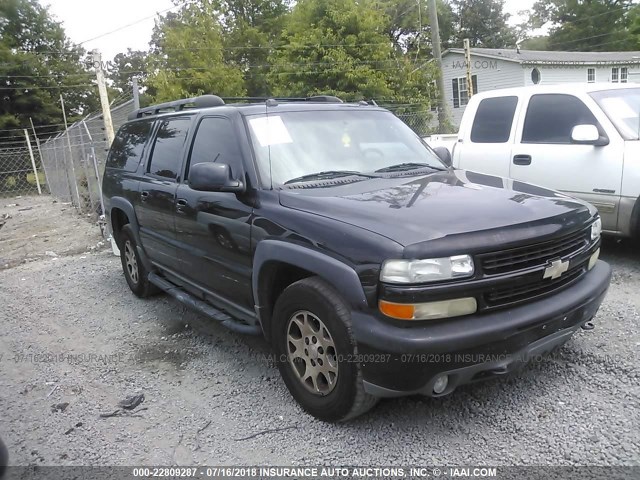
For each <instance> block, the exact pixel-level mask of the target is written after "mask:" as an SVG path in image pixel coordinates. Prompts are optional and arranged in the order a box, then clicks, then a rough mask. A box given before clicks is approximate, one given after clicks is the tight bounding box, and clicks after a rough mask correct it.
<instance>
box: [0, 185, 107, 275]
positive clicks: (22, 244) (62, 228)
mask: <svg viewBox="0 0 640 480" xmlns="http://www.w3.org/2000/svg"><path fill="white" fill-rule="evenodd" d="M93 219H94V216H93V215H91V216H83V215H80V214H78V213H77V211H76V209H75V208H74V207H73V205H71V204H70V203H61V202H58V201H57V200H55V199H54V198H53V197H51V196H49V195H41V196H17V197H9V198H1V199H0V225H1V226H0V270H2V269H6V268H11V267H14V266H16V265H19V264H21V263H27V262H30V261H33V260H38V259H41V258H46V257H48V258H57V257H61V256H66V255H75V254H79V253H83V252H86V251H93V250H98V249H103V248H106V247H107V244H106V242H105V241H104V240H103V238H102V235H101V232H100V228H99V227H98V225H97V224H96V223H95V222H94V221H93Z"/></svg>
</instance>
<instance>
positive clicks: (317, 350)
mask: <svg viewBox="0 0 640 480" xmlns="http://www.w3.org/2000/svg"><path fill="white" fill-rule="evenodd" d="M273 328H274V330H273V337H272V338H273V344H274V349H275V351H276V355H277V359H278V362H277V363H278V368H279V370H280V374H281V375H282V378H283V380H284V382H285V384H286V385H287V388H288V389H289V391H290V392H291V395H292V396H293V397H294V398H295V399H296V400H297V402H298V403H299V404H300V405H301V406H302V408H303V409H304V410H305V411H306V412H308V413H310V414H311V415H313V416H314V417H316V418H319V419H320V420H325V421H329V422H337V421H345V420H349V419H351V418H354V417H357V416H358V415H361V414H363V413H365V412H366V411H367V410H369V409H370V408H372V407H373V406H374V405H375V404H376V403H377V401H378V399H377V398H376V397H373V396H371V395H368V394H367V393H365V391H364V387H363V384H362V373H361V370H360V364H359V363H358V362H357V361H356V358H357V355H356V354H357V346H356V343H355V340H354V338H353V335H352V334H351V325H350V313H349V308H348V307H347V305H346V303H345V302H344V300H343V299H342V297H341V296H340V295H339V294H338V292H336V291H335V289H334V288H333V287H332V286H331V285H329V284H328V283H326V282H325V281H323V280H322V279H320V278H318V277H311V278H305V279H303V280H300V281H298V282H296V283H294V284H292V285H290V286H289V287H287V288H286V289H285V291H284V292H283V293H282V295H280V297H279V298H278V301H277V302H276V305H275V308H274V317H273Z"/></svg>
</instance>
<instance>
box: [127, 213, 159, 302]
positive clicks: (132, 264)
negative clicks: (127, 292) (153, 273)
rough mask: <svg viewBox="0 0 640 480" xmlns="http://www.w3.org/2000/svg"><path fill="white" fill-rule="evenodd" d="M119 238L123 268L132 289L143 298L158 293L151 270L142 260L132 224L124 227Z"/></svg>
mask: <svg viewBox="0 0 640 480" xmlns="http://www.w3.org/2000/svg"><path fill="white" fill-rule="evenodd" d="M119 240H120V241H119V244H120V261H121V262H122V270H123V272H124V278H125V279H126V281H127V284H128V285H129V288H130V289H131V291H132V292H133V293H135V294H136V295H137V296H138V297H141V298H144V297H148V296H150V295H153V294H155V293H158V292H159V290H158V288H157V287H156V286H155V285H153V284H152V283H150V282H149V279H148V276H149V272H147V270H146V269H145V268H144V265H143V264H142V262H141V261H140V256H139V254H138V248H137V244H136V240H135V237H134V235H133V230H132V228H131V226H130V225H125V226H124V227H122V230H121V231H120V235H119Z"/></svg>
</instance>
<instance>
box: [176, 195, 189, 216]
mask: <svg viewBox="0 0 640 480" xmlns="http://www.w3.org/2000/svg"><path fill="white" fill-rule="evenodd" d="M187 205H188V204H187V201H186V200H184V199H182V198H181V199H179V200H177V201H176V211H178V213H184V210H183V208H184V207H186V206H187Z"/></svg>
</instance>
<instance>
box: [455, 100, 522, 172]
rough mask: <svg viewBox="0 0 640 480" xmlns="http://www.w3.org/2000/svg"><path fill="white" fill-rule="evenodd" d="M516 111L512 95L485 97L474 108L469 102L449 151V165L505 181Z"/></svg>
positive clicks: (516, 102)
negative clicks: (451, 151)
mask: <svg viewBox="0 0 640 480" xmlns="http://www.w3.org/2000/svg"><path fill="white" fill-rule="evenodd" d="M474 107H476V108H475V110H474V109H473V108H474ZM517 110H518V97H517V96H515V95H514V96H506V97H504V96H502V97H488V98H484V99H482V100H481V101H480V102H478V103H477V104H476V103H475V102H473V101H472V103H471V104H470V105H469V107H467V111H465V118H464V119H463V123H462V125H461V127H460V134H459V138H458V144H457V145H455V147H454V150H453V164H454V165H455V166H456V167H458V168H463V169H465V170H475V171H478V172H483V173H489V174H492V175H498V176H501V177H508V176H509V161H510V159H511V149H512V147H513V138H514V135H515V123H516V122H514V121H513V119H514V117H515V116H516V113H517ZM516 118H517V117H516ZM465 120H466V121H465Z"/></svg>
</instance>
